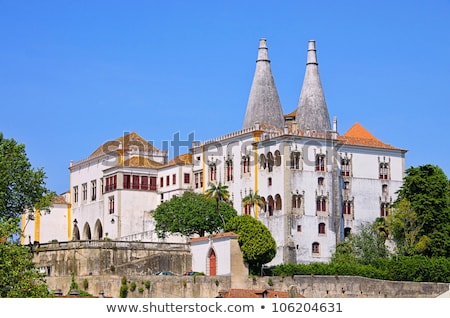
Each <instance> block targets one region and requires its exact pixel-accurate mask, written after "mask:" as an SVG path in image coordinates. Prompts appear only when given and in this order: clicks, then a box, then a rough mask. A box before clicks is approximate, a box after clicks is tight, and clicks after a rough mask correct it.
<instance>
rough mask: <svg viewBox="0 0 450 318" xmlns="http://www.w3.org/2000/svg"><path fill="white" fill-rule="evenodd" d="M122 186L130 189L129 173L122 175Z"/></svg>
mask: <svg viewBox="0 0 450 318" xmlns="http://www.w3.org/2000/svg"><path fill="white" fill-rule="evenodd" d="M123 188H124V189H130V188H131V176H130V175H129V174H124V175H123Z"/></svg>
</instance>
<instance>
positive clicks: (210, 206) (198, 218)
mask: <svg viewBox="0 0 450 318" xmlns="http://www.w3.org/2000/svg"><path fill="white" fill-rule="evenodd" d="M217 209H218V210H217ZM217 211H219V213H218V212H217ZM236 215H237V212H236V210H234V209H233V207H232V206H231V205H229V204H226V203H224V202H219V205H218V208H217V201H215V200H212V199H207V198H206V197H205V196H204V195H202V194H197V193H194V192H192V191H187V192H185V193H183V195H182V196H174V197H173V198H172V199H171V200H169V201H166V202H163V203H161V204H160V205H159V206H158V207H157V208H156V210H155V213H154V215H153V217H154V219H155V221H156V231H157V232H158V236H160V237H165V236H166V234H167V233H180V234H183V235H186V236H191V235H194V234H198V235H200V236H204V235H205V233H216V232H218V231H220V230H221V229H223V222H224V221H225V222H226V221H227V220H229V219H231V218H232V217H234V216H236Z"/></svg>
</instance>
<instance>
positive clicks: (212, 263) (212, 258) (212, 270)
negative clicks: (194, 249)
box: [208, 249, 217, 276]
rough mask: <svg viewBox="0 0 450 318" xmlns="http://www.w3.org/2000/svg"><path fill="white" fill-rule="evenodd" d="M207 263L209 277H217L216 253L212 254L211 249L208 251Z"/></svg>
mask: <svg viewBox="0 0 450 318" xmlns="http://www.w3.org/2000/svg"><path fill="white" fill-rule="evenodd" d="M208 261H209V276H216V275H217V257H216V252H214V250H213V249H211V250H210V251H209V254H208Z"/></svg>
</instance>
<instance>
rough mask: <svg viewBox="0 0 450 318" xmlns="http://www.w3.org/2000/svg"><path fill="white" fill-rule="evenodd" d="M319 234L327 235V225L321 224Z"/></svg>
mask: <svg viewBox="0 0 450 318" xmlns="http://www.w3.org/2000/svg"><path fill="white" fill-rule="evenodd" d="M319 234H326V233H325V223H323V222H322V223H319Z"/></svg>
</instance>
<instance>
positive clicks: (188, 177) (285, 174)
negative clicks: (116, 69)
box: [22, 39, 406, 265]
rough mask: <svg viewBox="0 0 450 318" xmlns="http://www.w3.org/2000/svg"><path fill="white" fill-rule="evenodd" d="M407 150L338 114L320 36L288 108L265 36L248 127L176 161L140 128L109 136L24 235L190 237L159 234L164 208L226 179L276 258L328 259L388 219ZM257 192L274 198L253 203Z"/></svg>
mask: <svg viewBox="0 0 450 318" xmlns="http://www.w3.org/2000/svg"><path fill="white" fill-rule="evenodd" d="M405 154H406V150H404V149H401V148H396V147H393V146H391V145H389V144H386V143H384V142H382V141H381V140H379V139H377V138H376V137H375V136H373V135H372V134H371V133H370V132H369V131H367V130H366V129H365V128H364V127H363V126H362V125H360V124H359V123H355V124H354V125H353V126H352V127H351V128H350V129H348V131H347V132H345V133H344V134H342V135H341V134H339V132H338V129H337V119H336V118H335V117H334V118H333V119H332V121H331V120H330V116H329V113H328V108H327V104H326V100H325V95H324V92H323V88H322V84H321V80H320V76H319V69H318V62H317V52H316V43H315V41H309V42H308V47H307V58H306V70H305V75H304V80H303V86H302V88H301V92H300V97H299V100H298V105H297V108H296V109H295V110H293V111H292V112H290V113H287V114H285V113H283V111H282V107H281V102H280V98H279V96H278V92H277V88H276V85H275V81H274V78H273V75H272V70H271V66H270V60H269V56H268V48H267V43H266V40H265V39H261V40H260V41H259V48H258V55H257V61H256V69H255V73H254V78H253V83H252V86H251V90H250V94H249V98H248V103H247V110H246V114H245V118H244V120H243V125H242V129H241V130H239V131H235V132H231V133H229V134H227V135H224V136H220V137H217V138H215V139H213V140H208V141H203V142H193V143H192V147H191V149H190V151H189V152H188V153H185V154H182V155H179V156H176V157H175V158H174V159H172V160H168V154H167V152H166V151H162V150H159V149H157V148H155V147H154V146H153V145H152V144H151V143H149V142H148V141H146V140H144V139H143V138H142V137H141V136H139V135H138V134H137V133H135V132H132V133H128V134H125V135H124V136H121V137H119V138H117V139H114V140H112V141H109V142H107V143H105V144H103V145H101V146H100V147H98V149H96V150H95V151H94V152H92V154H91V155H90V156H89V157H88V158H85V159H83V160H80V161H78V162H71V163H70V166H69V171H70V188H69V191H68V192H67V193H64V194H63V195H62V196H60V197H58V198H57V199H58V200H57V201H55V203H54V206H53V207H52V211H51V213H50V214H42V215H41V214H39V213H37V214H36V217H35V219H34V220H31V221H27V220H25V218H24V220H23V222H22V224H24V230H25V233H26V238H25V240H27V239H28V240H29V242H33V241H37V242H41V243H47V242H50V241H53V240H58V241H68V240H69V241H70V240H100V239H106V238H108V239H111V240H117V241H142V242H161V241H164V242H187V240H188V238H184V237H182V236H171V237H169V238H166V239H164V240H162V239H159V238H158V237H157V236H156V234H155V231H154V229H155V222H154V220H153V217H152V214H153V211H154V210H155V209H156V208H157V206H158V205H159V204H160V203H161V202H164V201H166V200H170V198H171V197H173V196H175V195H180V194H182V193H183V192H184V191H187V190H193V191H195V192H198V193H203V192H205V191H206V189H207V188H208V185H209V184H210V183H217V182H222V183H223V184H225V185H227V186H228V187H229V191H230V194H231V196H230V199H231V204H232V205H233V207H234V208H235V209H236V210H237V211H238V214H250V215H252V216H254V217H255V218H257V219H258V220H260V221H261V222H262V223H264V224H265V225H266V226H267V227H268V228H269V230H270V231H271V233H272V235H273V237H274V238H275V240H276V243H277V254H276V256H275V258H274V259H273V260H272V262H271V263H270V264H269V265H275V264H281V263H290V262H293V263H310V262H326V261H328V260H329V259H330V257H331V255H332V253H333V252H334V250H335V247H336V244H337V243H338V242H340V241H342V240H343V239H344V238H345V237H346V236H347V235H349V233H351V232H355V231H357V230H358V226H359V225H361V224H362V223H364V222H372V221H374V220H375V219H376V218H377V217H384V216H386V214H387V209H386V207H387V206H388V205H389V204H390V203H391V202H392V201H393V200H395V198H396V197H395V193H396V191H397V190H398V189H399V188H400V186H401V185H402V182H403V176H404V170H405ZM250 193H257V194H259V196H261V198H262V199H263V201H264V204H263V205H262V206H261V207H260V206H254V207H253V206H244V205H243V203H242V202H243V198H244V197H245V196H247V195H248V194H250ZM23 243H24V244H27V243H28V242H25V241H24V242H23Z"/></svg>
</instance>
